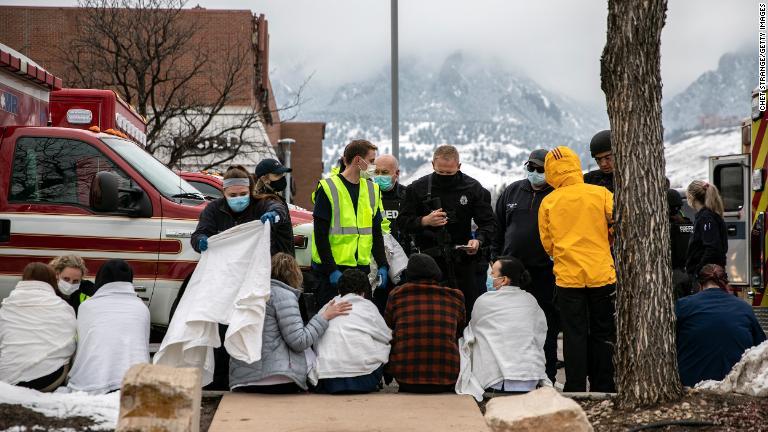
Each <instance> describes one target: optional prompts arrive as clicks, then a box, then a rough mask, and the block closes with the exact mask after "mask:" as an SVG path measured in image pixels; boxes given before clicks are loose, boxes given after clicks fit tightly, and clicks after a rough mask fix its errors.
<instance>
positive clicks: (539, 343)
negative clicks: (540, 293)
mask: <svg viewBox="0 0 768 432" xmlns="http://www.w3.org/2000/svg"><path fill="white" fill-rule="evenodd" d="M491 277H492V278H493V288H494V289H496V291H491V292H487V293H485V294H483V295H481V296H480V297H479V298H478V299H477V301H476V302H475V306H474V308H473V309H472V319H471V320H470V321H469V325H468V326H467V328H465V329H464V337H463V338H462V339H460V340H459V348H460V349H461V373H460V375H459V380H458V382H457V383H456V392H457V393H459V394H470V395H473V396H474V397H475V399H477V400H478V401H482V400H483V392H484V391H489V392H504V393H524V392H528V391H531V390H534V389H535V388H536V387H537V386H539V384H542V383H543V384H551V383H550V381H549V379H548V378H547V373H546V368H545V363H546V360H545V358H544V341H545V340H546V338H547V319H546V317H545V316H544V311H542V310H541V308H540V307H539V304H538V302H537V301H536V299H535V298H534V297H533V296H532V295H531V294H529V293H527V292H525V291H523V290H522V289H520V287H524V286H526V285H528V284H529V283H530V282H531V277H530V275H529V274H528V272H527V271H526V270H525V267H524V266H523V263H522V262H520V260H518V259H517V258H514V257H500V258H499V259H498V260H496V262H494V263H493V266H492V267H491Z"/></svg>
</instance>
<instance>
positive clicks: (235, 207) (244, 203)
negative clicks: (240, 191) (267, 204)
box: [227, 195, 251, 213]
mask: <svg viewBox="0 0 768 432" xmlns="http://www.w3.org/2000/svg"><path fill="white" fill-rule="evenodd" d="M250 203H251V196H250V195H245V196H239V197H234V198H227V204H228V205H229V208H231V209H232V211H233V212H235V213H240V212H241V211H243V210H245V208H246V207H248V204H250Z"/></svg>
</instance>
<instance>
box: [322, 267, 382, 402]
mask: <svg viewBox="0 0 768 432" xmlns="http://www.w3.org/2000/svg"><path fill="white" fill-rule="evenodd" d="M338 289H339V295H338V296H337V297H336V298H335V300H336V301H337V302H338V301H348V302H349V303H350V304H352V310H351V312H350V314H349V315H348V316H345V317H343V318H339V319H335V320H333V321H331V322H330V324H328V330H326V332H325V334H324V335H323V336H322V337H321V338H320V340H319V341H317V342H316V343H315V351H316V352H317V364H316V366H315V367H314V368H313V369H312V370H311V371H310V373H309V380H310V382H312V384H315V385H316V386H317V388H316V391H317V392H318V393H330V394H361V393H371V392H375V391H378V390H379V383H380V382H381V377H382V376H383V374H384V364H386V363H387V361H388V360H389V350H390V344H389V342H390V341H391V340H392V330H390V329H389V327H387V323H386V322H384V318H383V317H382V316H381V314H380V313H379V310H378V309H377V307H376V305H374V304H373V303H372V302H371V301H370V300H367V299H366V298H365V297H363V296H364V295H365V293H366V291H368V290H369V289H370V282H369V281H368V275H366V274H365V273H363V272H361V271H360V270H357V269H350V270H346V271H345V272H344V273H343V274H342V275H341V277H340V278H339V283H338ZM323 312H324V311H323V310H321V311H320V313H323Z"/></svg>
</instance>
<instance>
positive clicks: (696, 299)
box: [675, 288, 765, 387]
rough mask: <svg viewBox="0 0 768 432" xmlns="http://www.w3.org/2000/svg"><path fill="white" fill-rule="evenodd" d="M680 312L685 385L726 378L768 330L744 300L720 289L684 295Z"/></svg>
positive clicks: (680, 366) (677, 309)
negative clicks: (763, 327) (762, 325)
mask: <svg viewBox="0 0 768 432" xmlns="http://www.w3.org/2000/svg"><path fill="white" fill-rule="evenodd" d="M675 313H676V314H677V365H678V369H679V370H680V379H681V380H682V382H683V385H686V386H689V387H693V386H694V385H696V383H698V382H700V381H703V380H708V379H712V380H722V379H723V378H725V376H726V375H727V374H728V372H730V371H731V369H732V368H733V365H735V364H736V363H737V362H738V361H739V359H740V358H741V355H742V354H743V353H744V351H746V350H747V349H748V348H751V347H753V346H755V345H759V344H760V343H762V342H763V341H764V340H765V333H764V332H763V329H762V328H760V324H759V323H758V321H757V318H756V317H755V313H754V312H753V311H752V307H751V306H750V305H749V304H747V303H746V302H745V301H744V300H741V299H740V298H738V297H736V296H734V295H732V294H729V293H727V292H725V291H723V290H721V289H718V288H711V289H706V290H704V291H702V292H700V293H698V294H694V295H692V296H688V297H683V298H681V299H680V300H678V301H677V303H676V305H675Z"/></svg>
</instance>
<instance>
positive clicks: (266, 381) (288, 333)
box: [229, 252, 352, 394]
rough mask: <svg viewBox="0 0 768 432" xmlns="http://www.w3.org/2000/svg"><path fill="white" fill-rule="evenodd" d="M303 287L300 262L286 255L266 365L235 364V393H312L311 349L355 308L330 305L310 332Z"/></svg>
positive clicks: (274, 285)
mask: <svg viewBox="0 0 768 432" xmlns="http://www.w3.org/2000/svg"><path fill="white" fill-rule="evenodd" d="M301 284H302V275H301V269H300V268H299V265H298V263H297V262H296V259H295V258H293V257H292V256H290V255H288V254H285V253H282V252H281V253H278V254H276V255H275V256H273V257H272V280H271V292H270V296H269V300H268V301H267V305H266V307H267V310H266V314H265V317H264V332H263V334H262V342H261V360H258V361H256V362H254V363H250V364H248V363H245V362H242V361H239V360H236V359H230V363H229V385H230V388H231V390H232V391H237V392H248V393H273V394H274V393H297V392H300V391H305V390H307V374H308V373H309V368H310V367H311V366H312V363H313V359H314V353H313V352H312V348H311V347H312V345H313V344H314V343H315V342H317V341H318V339H319V338H320V336H322V335H323V333H325V331H326V330H327V329H328V321H330V320H332V319H334V318H336V317H338V316H341V315H347V314H348V313H349V310H350V309H351V308H352V305H351V304H350V303H349V302H346V301H340V302H336V301H334V300H331V301H330V302H329V303H328V305H327V306H326V307H325V309H324V310H323V311H321V312H320V313H318V314H317V315H315V316H314V317H312V319H310V320H309V322H308V323H307V325H306V326H305V325H304V323H303V321H302V320H301V312H300V311H299V296H300V295H301Z"/></svg>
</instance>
